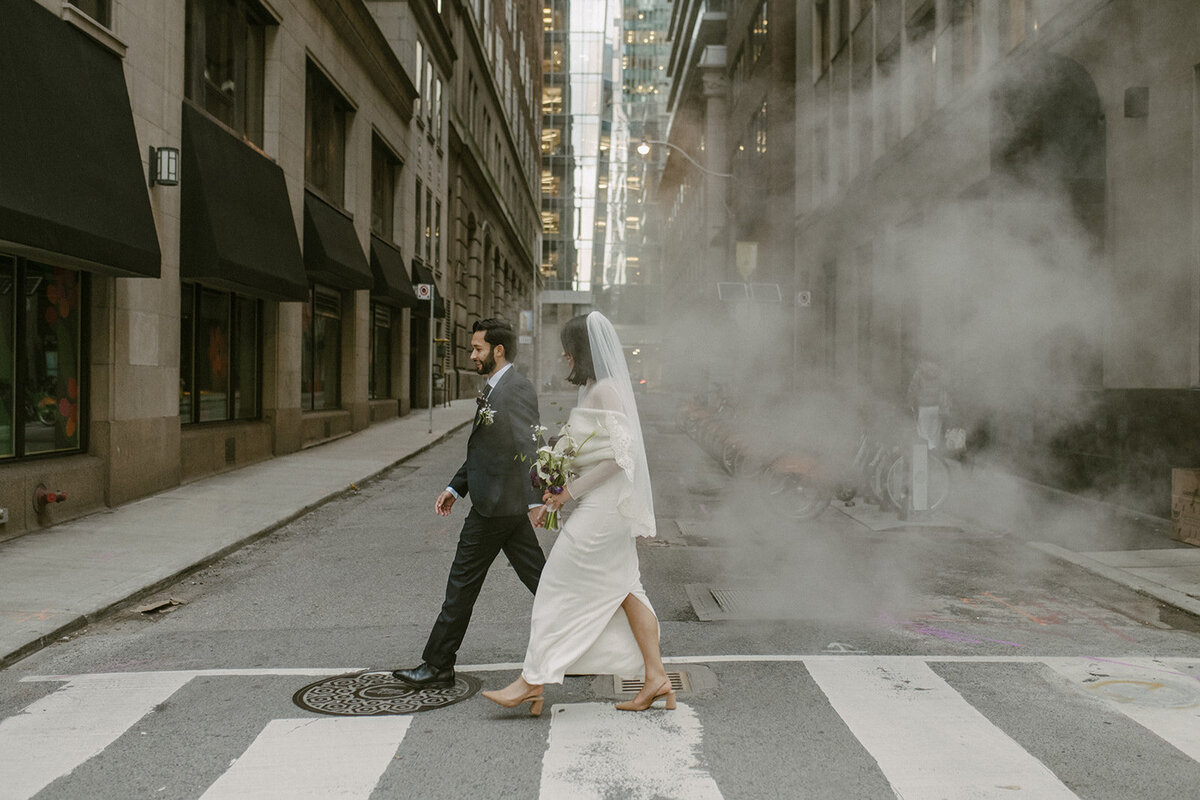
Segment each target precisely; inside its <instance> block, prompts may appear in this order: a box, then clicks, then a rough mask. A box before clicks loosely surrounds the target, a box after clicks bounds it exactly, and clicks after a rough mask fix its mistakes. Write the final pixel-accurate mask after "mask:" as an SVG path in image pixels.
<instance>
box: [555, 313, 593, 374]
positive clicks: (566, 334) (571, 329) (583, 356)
mask: <svg viewBox="0 0 1200 800" xmlns="http://www.w3.org/2000/svg"><path fill="white" fill-rule="evenodd" d="M559 338H560V339H561V340H562V346H563V352H565V353H566V354H567V355H569V356H570V357H571V359H572V360H573V361H574V362H575V368H574V369H572V370H571V374H570V375H568V376H567V381H568V382H570V383H573V384H575V385H576V386H583V385H584V384H585V383H587V382H588V381H590V380H594V379H595V377H596V368H595V367H594V366H592V343H591V341H590V340H589V339H588V332H587V314H583V315H581V316H578V317H572V318H571V319H569V320H567V322H566V324H565V325H563V326H562V331H560V332H559Z"/></svg>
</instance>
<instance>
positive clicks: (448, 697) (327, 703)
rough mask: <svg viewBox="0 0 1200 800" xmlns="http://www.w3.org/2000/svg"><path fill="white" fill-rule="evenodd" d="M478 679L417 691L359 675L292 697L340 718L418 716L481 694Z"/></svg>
mask: <svg viewBox="0 0 1200 800" xmlns="http://www.w3.org/2000/svg"><path fill="white" fill-rule="evenodd" d="M482 686H483V684H482V683H481V682H480V681H479V679H478V678H475V677H474V676H471V675H466V674H464V673H462V672H456V673H455V674H454V685H453V686H452V687H450V688H449V689H414V688H412V687H411V686H408V685H406V684H403V683H401V682H400V681H398V680H396V679H395V678H393V677H392V673H391V671H390V670H388V671H384V672H356V673H354V674H352V675H338V676H337V677H334V678H325V679H324V680H319V681H317V682H316V683H310V684H309V685H308V686H305V687H304V688H303V689H301V690H300V691H298V692H296V694H294V695H293V696H292V702H294V703H295V704H296V705H298V706H300V707H301V708H303V709H304V710H306V711H315V712H316V713H318V714H331V715H333V716H339V717H378V716H382V715H385V714H415V713H417V712H418V711H428V710H430V709H432V708H445V707H446V706H449V705H453V704H455V703H457V702H460V701H462V700H466V699H467V698H468V697H470V696H471V695H473V694H475V693H476V692H478V691H479V689H480V688H481V687H482Z"/></svg>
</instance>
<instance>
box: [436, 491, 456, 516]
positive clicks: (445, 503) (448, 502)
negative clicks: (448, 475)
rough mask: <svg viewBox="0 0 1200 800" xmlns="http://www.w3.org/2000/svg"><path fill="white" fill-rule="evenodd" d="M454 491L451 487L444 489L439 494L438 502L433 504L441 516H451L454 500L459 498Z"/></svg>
mask: <svg viewBox="0 0 1200 800" xmlns="http://www.w3.org/2000/svg"><path fill="white" fill-rule="evenodd" d="M457 499H458V498H456V497H455V496H454V493H453V492H451V491H450V490H449V489H446V490H444V491H443V492H442V493H441V494H439V495H438V499H437V502H436V503H434V504H433V510H434V512H435V513H436V514H437V515H438V516H439V517H448V516H450V509H451V508H452V507H453V506H454V501H455V500H457Z"/></svg>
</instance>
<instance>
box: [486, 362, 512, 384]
mask: <svg viewBox="0 0 1200 800" xmlns="http://www.w3.org/2000/svg"><path fill="white" fill-rule="evenodd" d="M511 368H512V364H511V363H508V364H505V365H504V366H503V367H501V368H500V369H498V370H496V374H495V375H493V376H492V377H490V378H488V381H487V382H488V386H490V387H492V388H493V389H495V388H496V384H497V383H499V382H500V378H501V377H502V376H503V375H504V373H506V372H508V370H509V369H511Z"/></svg>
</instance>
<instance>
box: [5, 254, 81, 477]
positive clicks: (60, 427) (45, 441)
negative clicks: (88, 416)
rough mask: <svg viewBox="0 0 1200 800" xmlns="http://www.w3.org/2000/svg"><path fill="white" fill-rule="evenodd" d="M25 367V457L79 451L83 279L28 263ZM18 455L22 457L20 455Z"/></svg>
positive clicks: (21, 381)
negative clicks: (81, 284) (81, 286)
mask: <svg viewBox="0 0 1200 800" xmlns="http://www.w3.org/2000/svg"><path fill="white" fill-rule="evenodd" d="M17 285H22V286H23V287H24V309H23V312H24V313H23V315H22V316H23V321H22V323H21V327H20V328H19V332H18V335H17V338H18V342H19V349H18V352H19V353H20V355H21V363H20V364H19V365H18V366H19V371H18V373H17V374H18V380H17V381H16V383H17V389H18V392H19V394H18V395H17V396H18V397H20V398H21V399H22V400H23V401H24V402H23V404H22V405H23V411H24V419H23V420H22V421H23V434H24V435H23V443H24V447H23V450H24V454H25V455H32V454H35V453H53V452H59V451H63V450H75V449H78V448H79V443H80V437H79V434H80V427H81V426H80V407H81V397H80V360H81V359H80V351H81V347H82V339H81V332H82V330H83V326H82V324H81V323H80V315H81V312H82V303H81V302H80V274H79V273H78V272H75V271H74V270H69V269H59V268H55V267H50V266H46V265H43V264H35V263H33V262H26V264H25V270H24V280H23V281H22V282H21V283H20V284H17ZM18 454H19V453H18Z"/></svg>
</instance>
